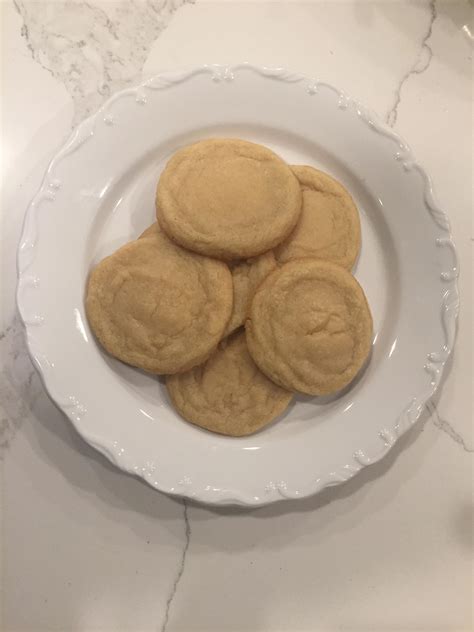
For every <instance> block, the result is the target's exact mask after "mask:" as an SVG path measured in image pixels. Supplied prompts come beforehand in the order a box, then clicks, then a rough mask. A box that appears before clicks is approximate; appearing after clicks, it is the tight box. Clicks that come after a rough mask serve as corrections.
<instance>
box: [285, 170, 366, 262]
mask: <svg viewBox="0 0 474 632" xmlns="http://www.w3.org/2000/svg"><path fill="white" fill-rule="evenodd" d="M292 169H293V173H294V174H295V176H296V177H297V178H298V180H299V182H300V185H301V189H302V192H303V210H302V212H301V216H300V219H299V220H298V223H297V225H296V227H295V229H294V230H293V232H292V233H291V235H290V236H289V237H287V239H285V241H284V242H283V243H281V244H280V245H279V246H278V247H277V248H276V249H275V256H276V258H277V260H278V262H279V263H285V262H286V261H291V260H292V259H300V258H301V257H316V258H317V259H324V260H325V261H332V262H333V263H337V264H339V265H340V266H343V267H344V268H347V270H350V269H351V268H352V266H353V265H354V262H355V260H356V259H357V256H358V254H359V251H360V220H359V212H358V210H357V207H356V205H355V204H354V201H353V199H352V197H351V196H350V194H349V192H348V191H347V190H346V189H345V188H344V187H343V186H342V184H340V183H339V182H337V181H336V180H334V178H331V176H328V175H327V173H323V172H322V171H318V170H317V169H313V167H299V166H298V167H292Z"/></svg>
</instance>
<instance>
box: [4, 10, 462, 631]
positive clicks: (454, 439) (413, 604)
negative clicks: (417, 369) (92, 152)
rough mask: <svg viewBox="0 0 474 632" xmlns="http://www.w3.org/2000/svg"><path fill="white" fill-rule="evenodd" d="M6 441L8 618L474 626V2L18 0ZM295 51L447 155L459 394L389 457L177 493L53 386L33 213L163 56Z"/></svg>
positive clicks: (454, 390)
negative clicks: (37, 354)
mask: <svg viewBox="0 0 474 632" xmlns="http://www.w3.org/2000/svg"><path fill="white" fill-rule="evenodd" d="M0 7H1V13H2V18H3V20H2V22H3V24H2V57H3V82H2V158H3V160H2V167H1V169H2V176H3V177H2V205H1V227H2V228H1V232H0V244H1V253H2V258H1V262H2V267H1V288H2V289H1V316H0V318H1V321H0V331H1V333H0V369H1V372H2V375H1V380H0V413H1V416H0V453H1V464H2V494H1V501H2V507H1V511H2V522H1V526H2V537H3V547H2V570H3V581H2V582H1V588H2V593H3V612H2V615H3V628H2V629H4V630H5V631H7V632H10V631H20V630H21V631H24V632H26V631H28V632H40V631H43V630H44V631H46V630H47V631H53V630H55V631H61V632H69V631H73V630H74V631H85V632H89V631H103V632H115V631H117V632H118V631H122V630H123V631H133V632H149V631H150V632H151V631H152V630H153V631H155V630H158V631H161V632H165V631H166V632H172V631H176V632H177V631H181V632H188V631H189V632H191V631H197V630H200V631H206V632H213V631H215V632H224V631H225V630H229V631H233V632H244V631H245V632H259V631H263V630H265V631H271V632H280V631H285V632H286V631H287V632H297V631H300V630H301V631H302V630H305V631H311V632H323V631H324V632H329V631H331V632H333V631H334V632H335V631H336V630H338V631H339V630H348V631H349V630H350V631H359V632H369V631H372V630H373V631H374V632H375V631H377V632H383V631H384V630H397V631H403V632H409V631H415V630H417V631H421V630H423V631H426V632H434V631H435V630H443V631H449V632H467V631H468V630H471V629H472V626H473V620H472V610H471V603H472V597H473V583H472V582H473V575H472V570H473V558H472V532H473V531H472V527H473V522H472V516H473V514H472V506H473V497H472V490H473V487H472V483H473V478H472V472H473V470H472V452H473V432H472V403H473V397H472V349H473V346H472V246H473V240H474V239H473V234H472V46H473V35H472V32H473V20H472V17H473V16H472V3H470V2H467V1H465V2H441V1H439V0H433V1H431V2H417V3H412V2H404V1H397V2H384V1H381V0H378V1H376V2H371V1H363V2H362V1H360V2H359V1H354V0H347V1H346V2H329V1H328V2H317V1H314V2H301V3H300V2H289V1H288V2H245V3H242V2H233V1H221V2H204V1H200V0H197V1H196V2H195V3H192V2H188V1H186V0H148V1H142V0H119V1H117V2H111V1H102V0H91V1H90V2H85V1H82V0H77V1H70V2H67V3H60V2H43V1H36V0H35V1H31V0H11V1H10V0H5V1H4V2H3V3H1V5H0ZM241 60H250V61H252V62H254V63H257V64H267V65H284V66H287V67H289V68H292V69H295V70H297V71H301V72H305V73H308V74H311V75H317V76H318V77H319V78H320V79H322V80H327V81H329V82H331V83H333V84H335V85H337V86H339V87H341V88H342V89H344V90H345V91H346V92H347V93H348V94H351V95H353V96H354V97H356V98H358V99H359V100H360V101H362V102H363V103H365V104H367V105H368V106H369V107H370V108H371V109H373V110H375V111H377V112H378V113H379V115H380V116H381V117H382V118H383V119H385V121H386V122H387V123H388V124H389V125H391V126H392V127H393V128H394V129H396V130H397V132H399V133H400V134H401V135H402V136H403V137H405V138H406V139H407V140H408V142H409V143H410V145H411V146H412V148H413V150H414V153H415V155H416V156H417V158H418V159H419V160H420V162H421V163H422V164H423V165H424V166H425V167H426V169H427V170H428V172H429V173H430V174H431V176H432V178H433V181H434V186H435V190H436V194H437V198H438V200H439V201H440V203H441V205H442V206H443V208H445V209H446V210H447V212H448V213H449V216H450V218H451V220H452V228H453V234H454V239H455V241H456V244H457V247H458V250H459V256H460V262H461V270H462V274H461V277H460V290H461V315H460V322H459V332H458V340H457V345H456V350H455V354H454V357H453V359H452V361H451V362H450V365H449V370H448V372H447V373H448V374H447V377H446V379H445V383H444V385H443V389H442V393H441V395H440V396H439V397H438V398H437V399H436V401H435V402H432V403H431V404H430V405H429V406H428V409H427V410H426V411H425V412H424V414H423V416H422V418H421V420H420V421H419V423H418V424H417V426H416V427H415V428H414V429H413V430H412V431H411V432H410V433H409V434H408V436H406V437H404V438H403V439H402V440H401V441H400V443H399V444H397V446H396V447H395V449H394V450H393V451H392V452H391V453H390V455H389V456H388V457H387V458H385V459H384V460H383V461H382V462H381V463H379V464H376V465H374V466H372V467H370V468H368V469H366V470H364V471H363V472H362V474H360V475H359V476H357V477H356V478H355V479H353V480H351V481H350V482H349V483H347V484H345V485H343V486H340V487H337V488H334V489H332V490H326V491H324V492H323V493H321V494H320V495H319V496H316V497H314V498H311V499H308V500H304V501H300V502H288V503H286V504H283V505H276V506H270V507H267V508H262V509H258V510H254V511H251V512H246V511H240V510H236V509H219V510H216V509H209V508H205V507H201V506H196V505H193V504H189V503H185V502H182V501H179V500H175V499H171V498H168V497H166V496H163V495H161V494H159V493H157V492H155V491H154V490H152V489H151V488H148V487H147V486H146V485H144V484H142V483H141V482H140V481H138V480H135V479H133V478H131V477H128V476H126V475H124V474H122V473H120V472H119V471H118V470H116V469H115V468H114V467H113V466H111V465H110V464H109V463H108V462H106V461H105V460H104V459H103V458H102V457H101V456H100V455H99V454H97V453H96V452H95V451H94V450H92V449H91V448H89V447H88V446H87V445H86V444H85V443H84V442H83V441H82V440H81V439H80V438H79V437H78V436H77V435H76V434H75V432H74V431H73V429H72V427H71V425H70V424H69V423H68V422H67V421H66V420H65V418H64V417H63V415H62V414H61V413H60V412H59V411H58V410H57V409H56V408H55V406H54V405H53V404H52V403H51V401H50V400H49V399H48V397H47V395H46V394H45V392H44V389H43V387H42V385H41V381H40V379H39V377H38V375H37V374H36V372H35V371H34V369H33V367H32V364H31V362H30V360H29V358H28V355H27V352H26V347H25V342H24V338H23V332H22V328H21V326H20V323H19V320H18V316H17V314H16V310H15V303H14V294H15V284H16V269H15V251H16V247H17V243H18V240H19V236H20V230H21V225H22V220H23V214H24V211H25V208H26V205H27V204H28V201H29V200H30V198H31V197H32V195H33V193H34V192H35V190H36V189H37V187H38V185H39V183H40V180H41V177H42V174H43V171H44V169H45V167H46V165H47V163H48V161H49V159H50V158H51V156H52V155H53V153H54V152H55V150H56V149H57V147H58V145H59V144H60V143H61V142H62V141H63V140H64V138H65V137H66V136H67V135H68V134H69V133H70V130H71V127H72V126H74V125H75V124H77V123H78V122H79V121H81V120H82V119H83V118H84V117H85V116H87V115H88V114H89V113H91V112H92V111H94V110H95V109H96V108H97V107H98V106H99V105H100V104H101V103H102V102H103V101H104V100H105V99H107V98H108V96H109V95H111V94H112V93H114V92H115V91H117V90H120V89H121V88H124V87H126V86H128V85H131V84H132V83H135V82H136V81H137V79H138V78H140V77H141V76H149V75H152V74H154V73H155V72H157V71H159V70H163V69H174V68H177V67H183V66H184V67H186V66H188V67H189V66H191V65H195V64H198V63H204V62H219V63H232V62H235V61H241Z"/></svg>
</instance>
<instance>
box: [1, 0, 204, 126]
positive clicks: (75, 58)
mask: <svg viewBox="0 0 474 632" xmlns="http://www.w3.org/2000/svg"><path fill="white" fill-rule="evenodd" d="M13 1H14V4H15V7H16V10H17V11H18V13H19V14H20V15H21V17H22V20H23V27H22V35H23V37H24V39H25V43H26V46H27V48H28V50H29V51H30V54H31V56H32V58H33V59H34V60H35V61H37V62H38V63H39V64H40V65H41V66H42V67H43V68H44V69H45V70H47V71H48V72H49V73H51V75H52V76H53V77H54V78H55V79H57V80H58V81H59V82H60V83H62V84H63V85H64V87H65V88H66V90H67V91H68V92H69V94H70V95H71V98H72V100H73V103H74V119H73V122H72V123H73V125H76V124H77V123H79V122H80V121H81V120H82V119H83V118H85V117H86V116H88V115H89V114H91V113H92V112H93V111H94V110H96V109H97V108H98V107H99V106H100V105H101V104H102V103H103V102H104V101H105V100H106V99H107V98H108V97H109V96H110V95H111V94H113V93H114V92H117V91H118V90H121V89H123V88H126V87H128V86H130V85H132V84H133V83H134V82H135V81H136V80H137V77H139V76H140V72H141V70H142V68H143V65H144V63H145V61H146V59H147V57H148V54H149V51H150V47H151V45H152V44H153V42H154V41H155V40H156V38H157V37H158V36H159V35H160V33H161V32H162V31H163V30H164V29H165V28H166V26H167V25H168V23H169V21H170V19H171V17H172V15H173V13H174V12H175V11H176V9H178V8H179V7H180V6H182V5H184V4H188V3H192V1H193V0H121V1H111V2H100V1H97V0H91V1H90V2H28V1H27V0H13Z"/></svg>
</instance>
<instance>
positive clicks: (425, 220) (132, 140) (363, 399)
mask: <svg viewBox="0 0 474 632" xmlns="http://www.w3.org/2000/svg"><path fill="white" fill-rule="evenodd" d="M209 136H238V137H242V138H247V139H249V140H254V141H256V142H261V143H264V144H266V145H268V146H270V147H271V148H273V149H275V150H276V151H277V152H278V153H279V154H280V155H281V156H282V157H283V158H285V159H286V160H287V161H288V162H291V163H300V164H301V163H308V164H312V165H314V166H316V167H319V168H322V169H324V170H326V171H328V172H329V173H331V174H333V175H334V176H335V177H336V178H338V179H340V180H341V181H342V182H343V183H344V184H345V185H346V186H347V187H348V189H349V190H350V191H351V193H352V194H353V196H354V198H355V200H356V202H357V204H358V207H359V209H360V212H361V223H362V251H361V255H360V258H359V261H358V263H357V265H356V268H355V274H356V276H357V278H358V279H359V280H360V282H361V283H362V285H363V286H364V288H365V290H366V293H367V295H368V298H369V302H370V304H371V307H372V310H373V315H374V326H375V333H374V341H373V351H372V356H371V361H370V363H369V365H368V367H367V369H366V370H365V372H364V373H363V374H362V375H361V376H360V378H359V379H358V380H357V382H356V383H355V384H354V385H353V386H352V388H350V389H349V390H347V391H346V392H345V393H343V394H342V395H340V396H339V397H338V398H332V399H331V398H329V399H325V400H320V399H316V398H306V397H300V398H297V399H296V400H295V403H294V404H292V406H291V407H290V409H289V410H288V411H287V413H286V414H285V415H284V416H283V417H282V418H281V419H280V420H278V422H276V423H274V424H272V425H271V426H269V427H268V428H267V429H265V430H263V431H262V432H260V433H258V434H256V435H254V436H251V437H247V438H242V439H232V438H228V437H220V436H217V435H213V434H210V433H207V432H205V431H202V430H200V429H198V428H195V427H194V426H191V425H189V424H187V423H186V422H184V421H182V420H181V419H180V418H179V417H178V416H177V415H176V414H175V413H174V411H173V410H172V408H171V407H170V404H169V402H168V399H167V396H166V390H165V388H164V386H163V383H162V381H160V380H158V379H157V378H155V377H153V376H150V375H146V374H144V373H142V372H140V371H137V370H135V369H132V368H131V367H128V366H125V365H123V364H121V363H120V362H118V361H115V360H114V359H112V358H110V357H108V356H107V355H106V354H104V353H103V352H102V351H101V349H100V348H99V347H98V345H97V344H96V342H95V341H94V338H93V336H92V335H91V332H90V330H89V327H88V324H87V321H86V318H85V315H84V305H83V297H84V287H85V283H86V279H87V275H88V272H89V270H90V268H91V266H93V265H94V264H95V263H96V262H97V261H98V260H99V259H100V258H101V257H103V256H104V255H106V254H108V253H110V252H112V251H113V250H114V249H115V248H117V247H118V246H119V245H121V244H123V243H124V242H126V241H127V240H129V239H131V238H134V237H137V236H138V235H139V234H140V233H141V232H142V230H143V229H144V228H146V226H147V225H148V224H150V223H151V222H152V221H153V216H154V201H153V200H154V188H155V184H156V180H157V178H158V175H159V173H160V171H161V169H162V168H163V166H164V164H165V163H166V160H167V159H168V158H169V156H170V155H171V154H172V153H173V152H174V151H175V150H176V149H177V148H178V147H181V146H183V145H185V144H187V143H189V142H193V141H195V140H198V139H200V138H204V137H209ZM18 270H19V283H18V306H19V310H20V313H21V316H22V319H23V321H24V323H25V327H26V335H27V339H28V346H29V349H30V353H31V356H32V358H33V360H34V362H35V364H36V366H37V368H38V370H39V371H40V373H41V375H42V376H43V380H44V383H45V386H46V388H47V390H48V392H49V394H50V395H51V397H52V398H53V400H54V401H55V402H56V404H57V405H58V406H59V407H60V408H62V410H63V411H64V412H65V413H66V415H67V416H68V417H69V419H70V420H71V421H72V423H73V424H74V426H75V427H76V429H77V430H78V432H79V433H80V434H81V435H82V436H83V438H84V439H85V440H86V441H87V442H88V443H90V444H91V445H93V446H94V447H95V448H97V450H99V451H100V452H102V453H103V454H104V455H106V456H107V457H108V458H109V459H110V460H111V461H112V462H113V463H115V464H116V465H117V466H118V467H120V468H122V469H123V470H125V471H127V472H130V473H132V474H136V475H138V476H141V477H143V478H144V479H145V480H146V481H147V482H148V483H149V484H150V485H152V486H154V487H156V488H157V489H159V490H162V491H164V492H167V493H170V494H177V495H183V496H187V497H192V498H195V499H197V500H199V501H202V502H209V503H214V504H231V503H232V504H241V505H261V504H266V503H270V502H274V501H276V500H281V499H286V498H300V497H304V496H308V495H310V494H314V493H316V492H318V491H320V490H321V489H323V488H324V487H326V486H328V485H336V484H339V483H342V482H343V481H346V480H348V479H349V478H351V477H352V476H354V475H355V474H356V473H357V472H359V471H360V470H361V469H362V468H363V467H365V466H367V465H369V464H371V463H374V462H376V461H378V460H379V459H381V458H382V457H383V456H384V455H385V454H386V453H387V452H388V451H389V450H390V448H391V447H392V446H393V445H394V444H395V442H396V441H397V439H398V438H399V437H400V436H401V435H402V434H403V433H404V432H405V431H406V430H407V429H408V428H409V427H410V426H412V425H413V424H414V423H415V421H416V420H417V419H418V417H419V415H420V412H421V411H422V409H423V406H424V405H425V403H426V401H427V400H428V399H429V398H430V397H431V396H432V394H433V393H434V391H435V390H436V389H437V388H438V386H439V385H440V381H441V375H442V371H443V367H444V365H445V362H446V360H447V358H448V356H449V354H450V352H451V350H452V348H453V344H454V338H455V332H456V317H457V313H458V308H459V297H458V289H457V281H456V278H457V274H458V270H457V261H456V250H455V248H454V245H453V242H452V240H451V235H450V230H449V222H448V219H447V217H446V215H445V213H444V212H443V211H442V210H441V209H440V208H438V206H437V204H436V202H435V201H434V199H433V193H432V187H431V183H430V180H429V178H428V176H427V175H426V173H425V172H424V170H423V169H422V168H421V167H420V166H419V165H418V164H417V163H416V161H415V159H414V157H413V155H412V153H411V151H410V149H409V148H408V146H407V145H406V144H405V143H404V142H403V141H402V140H401V139H400V138H399V137H398V136H397V135H396V134H395V133H394V132H393V131H392V130H391V129H390V128H388V127H387V126H385V125H384V124H382V123H380V122H379V121H378V120H377V118H376V117H375V116H374V115H373V114H372V113H370V112H369V111H368V110H367V109H365V108H364V107H362V106H361V105H360V104H359V103H357V102H356V101H354V100H353V99H351V98H349V97H347V96H346V95H345V94H344V93H342V92H340V91H338V90H337V89H335V88H334V87H332V86H330V85H328V84H326V83H319V82H318V81H317V80H315V79H314V78H308V77H305V76H302V75H299V74H294V73H290V72H288V71H286V70H284V69H281V68H275V69H272V68H257V67H253V66H250V65H248V64H241V65H238V66H233V67H227V66H219V65H209V66H202V67H199V68H195V69H193V70H190V71H186V72H181V73H173V74H171V73H165V74H161V75H159V76H157V77H154V78H153V79H150V80H148V81H146V82H144V83H143V84H141V85H140V86H138V87H136V88H133V89H129V90H125V91H123V92H121V93H119V94H117V95H116V96H114V97H113V98H112V99H111V100H110V101H108V102H107V103H106V105H105V106H104V107H103V108H101V109H100V110H99V111H98V112H97V114H96V115H94V116H93V117H91V118H89V119H87V120H86V121H84V122H83V123H82V124H81V125H80V126H79V127H78V128H77V129H76V130H75V132H74V133H73V135H72V136H71V138H70V139H69V141H68V142H67V143H66V145H65V146H64V147H63V148H62V149H61V150H60V151H59V152H58V154H57V155H56V157H55V158H54V160H53V161H52V163H51V164H50V166H49V168H48V171H47V173H46V175H45V178H44V181H43V184H42V186H41V188H40V190H39V192H38V194H37V195H36V196H35V198H34V199H33V201H32V203H31V205H30V207H29V208H28V211H27V214H26V218H25V225H24V231H23V235H22V238H21V243H20V246H19V252H18Z"/></svg>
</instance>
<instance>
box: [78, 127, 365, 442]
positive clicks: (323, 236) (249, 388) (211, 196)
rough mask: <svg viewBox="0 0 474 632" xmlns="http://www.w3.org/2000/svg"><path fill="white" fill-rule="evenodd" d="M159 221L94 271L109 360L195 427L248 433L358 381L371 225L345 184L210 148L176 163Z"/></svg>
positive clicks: (275, 160)
mask: <svg viewBox="0 0 474 632" xmlns="http://www.w3.org/2000/svg"><path fill="white" fill-rule="evenodd" d="M156 214H157V222H156V223H155V224H153V225H152V226H150V227H149V228H148V229H147V230H145V232H144V233H143V234H142V235H141V236H140V237H139V239H137V240H135V241H132V242H130V243H128V244H126V245H125V246H123V247H122V248H120V249H119V250H117V251H116V252H115V253H114V254H112V255H111V256H109V257H107V258H105V259H104V260H103V261H101V262H100V263H99V264H98V265H97V266H96V268H95V269H94V270H93V271H92V272H91V274H90V277H89V282H88V287H87V297H86V311H87V317H88V320H89V323H90V326H91V328H92V329H93V331H94V333H95V336H96V338H97V339H98V341H99V342H100V343H101V344H102V346H103V347H104V348H105V349H106V350H107V351H108V352H109V353H110V354H112V355H113V356H115V357H116V358H118V359H119V360H122V361H123V362H126V363H127V364H131V365H132V366H136V367H139V368H141V369H144V370H145V371H149V372H151V373H155V374H165V375H166V376H167V377H166V385H167V388H168V392H169V395H170V398H171V401H172V403H173V404H174V406H175V407H176V409H177V410H178V412H179V413H180V414H181V415H182V416H183V417H184V418H185V419H187V420H188V421H190V422H192V423H194V424H196V425H199V426H201V427H203V428H207V429H208V430H211V431H214V432H218V433H221V434H226V435H231V436H242V435H247V434H251V433H253V432H255V431H257V430H259V429H260V428H262V427H263V426H265V425H266V424H268V423H269V422H270V421H272V420H273V419H274V418H275V417H277V416H278V415H280V414H281V413H283V412H284V410H285V409H286V407H287V406H288V404H289V403H290V401H291V399H292V397H293V393H295V392H300V393H306V394H309V395H328V394H331V393H334V392H336V391H339V390H340V389H342V388H344V387H345V386H347V385H348V384H349V383H350V382H351V381H352V380H353V378H354V377H355V376H356V374H357V373H358V372H359V371H360V369H361V367H362V366H363V364H364V363H365V360H366V358H367V357H368V354H369V351H370V347H371V338H372V317H371V315H370V310H369V307H368V304H367V300H366V298H365V295H364V292H363V290H362V288H361V287H360V285H359V284H358V282H357V281H356V280H355V278H354V277H353V276H352V274H351V273H350V270H351V268H352V266H353V264H354V262H355V260H356V258H357V256H358V254H359V250H360V222H359V214H358V211H357V208H356V206H355V204H354V202H353V200H352V198H351V196H350V195H349V193H348V192H347V191H346V189H345V188H344V187H343V186H342V185H341V184H339V183H338V182H337V181H335V180H334V179H333V178H332V177H330V176H328V175H327V174H325V173H322V172H321V171H318V170H316V169H313V168H312V167H290V166H288V165H287V164H286V163H285V162H284V161H283V160H282V159H281V158H279V157H278V156H277V155H276V154H275V153H273V152H272V151H270V150H269V149H267V148H266V147H263V146H261V145H256V144H254V143H249V142H246V141H242V140H236V139H213V140H205V141H201V142H199V143H196V144H194V145H190V146H188V147H185V148H184V149H181V150H180V151H178V152H177V153H176V154H175V155H174V156H173V157H172V158H171V160H170V161H169V162H168V164H167V166H166V168H165V170H164V172H163V173H162V175H161V177H160V180H159V183H158V188H157V194H156Z"/></svg>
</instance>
